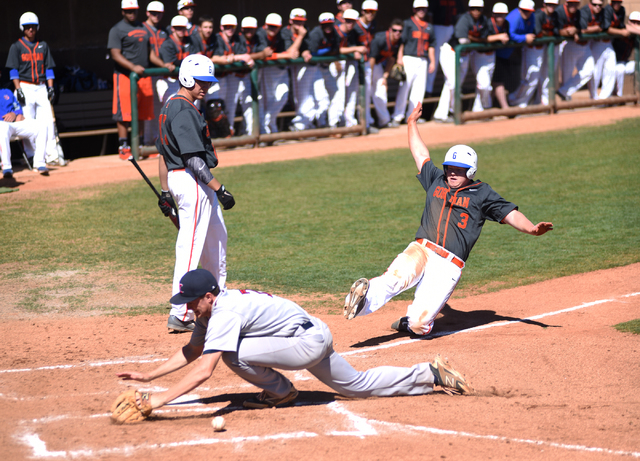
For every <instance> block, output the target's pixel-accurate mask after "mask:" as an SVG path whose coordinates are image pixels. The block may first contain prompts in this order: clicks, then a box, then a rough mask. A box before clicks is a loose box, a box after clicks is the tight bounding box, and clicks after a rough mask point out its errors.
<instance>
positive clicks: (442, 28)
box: [426, 0, 466, 95]
mask: <svg viewBox="0 0 640 461" xmlns="http://www.w3.org/2000/svg"><path fill="white" fill-rule="evenodd" d="M430 9H431V18H432V23H433V35H434V42H433V50H434V52H435V59H434V60H435V63H436V68H435V69H434V70H433V72H429V75H428V76H427V87H426V91H427V94H428V95H431V94H433V84H434V83H435V81H436V72H437V71H438V66H439V65H440V49H441V48H442V45H444V44H445V43H447V42H448V41H449V40H451V37H453V26H454V25H455V23H456V22H458V18H459V17H460V15H461V14H463V13H464V12H465V9H466V5H465V2H464V0H432V1H431V4H430Z"/></svg>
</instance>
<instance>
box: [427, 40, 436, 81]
mask: <svg viewBox="0 0 640 461" xmlns="http://www.w3.org/2000/svg"><path fill="white" fill-rule="evenodd" d="M435 71H436V50H435V48H434V47H432V46H430V47H429V73H430V74H432V73H434V72H435Z"/></svg>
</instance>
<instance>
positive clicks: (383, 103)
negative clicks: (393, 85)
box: [371, 63, 391, 127]
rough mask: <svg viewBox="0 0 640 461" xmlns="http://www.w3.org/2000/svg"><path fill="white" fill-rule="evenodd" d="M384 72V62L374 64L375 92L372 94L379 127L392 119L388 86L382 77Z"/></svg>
mask: <svg viewBox="0 0 640 461" xmlns="http://www.w3.org/2000/svg"><path fill="white" fill-rule="evenodd" d="M382 74H384V65H383V64H382V63H378V64H376V65H375V66H373V71H372V76H371V87H372V89H373V94H372V95H371V98H372V99H373V107H374V108H375V110H376V116H377V117H378V126H379V127H384V126H385V125H387V124H388V123H389V122H390V121H391V116H390V115H389V109H387V102H388V99H387V86H386V85H384V84H383V82H384V80H383V78H382Z"/></svg>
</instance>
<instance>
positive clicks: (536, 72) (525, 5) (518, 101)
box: [507, 0, 542, 107]
mask: <svg viewBox="0 0 640 461" xmlns="http://www.w3.org/2000/svg"><path fill="white" fill-rule="evenodd" d="M535 9H536V8H535V4H534V3H533V0H520V3H518V9H517V10H513V11H512V12H511V13H509V14H508V15H507V21H509V37H510V38H511V40H512V41H514V42H516V43H528V44H530V43H532V42H533V41H534V40H535V38H536V20H535V16H534V15H533V12H534V11H535ZM541 66H542V53H541V52H539V50H537V49H536V48H533V47H530V46H525V47H524V48H522V67H521V69H522V70H521V73H520V84H519V85H518V88H517V89H516V90H515V91H513V92H512V93H510V94H509V105H510V106H520V107H526V105H527V103H528V102H529V100H530V99H531V98H532V97H533V94H534V93H535V91H536V88H537V87H538V79H539V76H540V67H541Z"/></svg>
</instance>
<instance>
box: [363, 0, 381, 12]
mask: <svg viewBox="0 0 640 461" xmlns="http://www.w3.org/2000/svg"><path fill="white" fill-rule="evenodd" d="M367 10H373V11H378V2H376V0H364V2H362V11H367Z"/></svg>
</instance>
